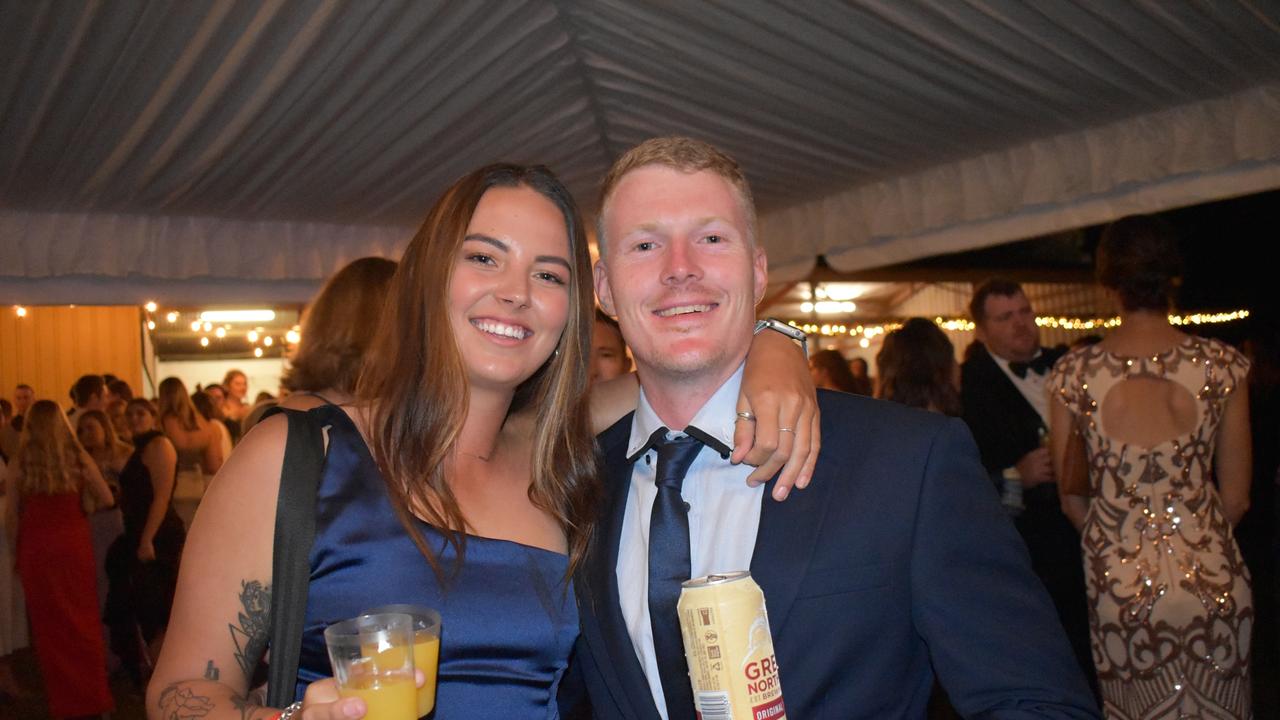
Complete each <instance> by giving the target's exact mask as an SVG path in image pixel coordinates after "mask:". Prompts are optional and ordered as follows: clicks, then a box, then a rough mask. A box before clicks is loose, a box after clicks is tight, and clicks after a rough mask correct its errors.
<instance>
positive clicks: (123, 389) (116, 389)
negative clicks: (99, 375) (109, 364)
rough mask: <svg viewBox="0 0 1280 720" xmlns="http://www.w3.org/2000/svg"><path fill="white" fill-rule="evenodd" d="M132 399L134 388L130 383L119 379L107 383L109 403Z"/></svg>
mask: <svg viewBox="0 0 1280 720" xmlns="http://www.w3.org/2000/svg"><path fill="white" fill-rule="evenodd" d="M104 377H105V376H104ZM132 399H133V388H131V387H129V383H127V382H125V381H124V380H119V379H116V380H112V381H111V382H109V383H107V404H110V403H113V402H115V401H116V400H123V401H124V402H129V401H130V400H132Z"/></svg>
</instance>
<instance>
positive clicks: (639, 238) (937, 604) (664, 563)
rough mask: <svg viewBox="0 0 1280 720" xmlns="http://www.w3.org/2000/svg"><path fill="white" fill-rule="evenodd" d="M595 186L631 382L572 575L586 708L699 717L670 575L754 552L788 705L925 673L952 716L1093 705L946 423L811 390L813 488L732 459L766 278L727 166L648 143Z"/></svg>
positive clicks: (663, 142)
mask: <svg viewBox="0 0 1280 720" xmlns="http://www.w3.org/2000/svg"><path fill="white" fill-rule="evenodd" d="M602 199H603V202H602V206H601V217H600V231H601V232H600V234H599V242H600V245H601V259H600V261H599V263H598V264H597V266H596V289H597V292H598V294H599V297H600V301H601V304H602V305H603V307H604V309H605V311H606V312H608V313H609V314H611V315H617V316H618V319H619V322H620V324H621V327H622V332H623V336H624V338H625V339H626V341H627V343H628V344H629V345H630V347H631V349H632V354H633V356H634V358H635V362H636V367H637V372H638V374H639V378H640V385H641V390H642V392H641V399H640V403H639V406H638V408H637V410H636V412H635V413H633V414H632V415H628V416H627V417H625V418H623V419H622V420H621V421H619V422H618V424H616V425H615V426H614V427H612V428H611V429H609V430H608V431H606V432H605V433H604V434H602V435H601V436H600V447H601V450H602V452H603V454H604V462H605V466H604V478H603V480H604V483H605V488H606V500H605V503H604V508H603V510H602V516H601V518H600V522H599V525H598V527H597V536H596V537H595V539H594V547H593V552H592V555H591V556H590V557H589V558H588V560H587V561H586V563H584V566H583V569H582V570H581V571H580V572H579V574H578V577H577V578H576V588H577V592H578V594H579V603H578V605H579V608H580V613H581V618H582V636H581V638H580V640H579V643H578V648H577V661H576V662H577V666H578V667H579V668H580V670H581V673H582V676H583V679H584V680H585V682H586V685H587V688H588V690H589V692H590V695H591V702H592V705H593V709H594V713H595V717H597V718H635V719H637V720H638V719H641V718H643V719H645V720H653V719H654V718H659V717H661V718H664V719H666V720H677V718H688V719H692V718H693V717H694V698H693V697H692V693H691V690H690V687H689V682H688V676H687V668H686V666H685V664H684V658H683V653H682V650H681V649H680V641H679V634H678V632H679V631H678V626H676V618H675V612H674V604H675V597H676V596H677V595H678V593H679V581H680V580H682V579H687V578H689V577H691V576H694V577H696V576H700V575H705V574H708V573H711V572H717V571H719V572H724V571H731V570H741V569H748V568H749V569H750V570H751V574H752V576H753V577H754V578H755V580H756V582H757V583H759V585H760V587H761V588H762V590H763V591H764V595H765V598H766V604H767V607H768V612H769V620H770V624H771V626H772V630H773V639H774V646H775V650H776V657H777V662H778V665H779V667H780V678H781V684H782V693H783V697H784V700H785V703H786V709H787V716H788V717H791V718H795V719H799V720H813V719H814V718H841V719H844V718H897V717H922V716H923V714H924V708H925V705H926V703H927V702H928V698H929V692H930V688H931V686H932V683H933V679H934V675H935V672H936V674H937V676H938V677H939V679H940V680H941V682H942V684H943V686H944V687H945V689H946V690H947V692H948V693H949V694H950V696H951V700H952V703H953V704H954V705H955V707H956V708H957V709H959V711H960V712H961V713H962V714H964V715H966V716H968V717H989V718H1023V717H1027V718H1029V717H1056V718H1093V717H1097V711H1096V709H1095V707H1094V703H1093V700H1092V699H1091V697H1090V696H1089V691H1088V688H1087V687H1086V686H1085V683H1084V680H1083V679H1082V678H1081V676H1080V671H1079V669H1078V668H1077V667H1076V664H1075V662H1074V661H1073V659H1072V657H1071V652H1070V650H1069V648H1068V647H1067V643H1066V641H1065V639H1064V638H1063V636H1062V630H1061V628H1060V627H1059V626H1058V623H1057V620H1056V618H1055V616H1054V612H1053V607H1052V605H1051V604H1050V602H1049V598H1048V597H1047V596H1046V595H1045V592H1044V589H1043V588H1042V587H1041V586H1040V583H1039V582H1038V581H1037V580H1036V578H1035V576H1034V575H1033V574H1032V573H1031V570H1030V567H1029V565H1028V560H1027V556H1026V551H1025V550H1024V549H1023V548H1022V546H1021V543H1019V542H1016V537H1017V536H1016V534H1015V533H1014V530H1013V528H1012V527H1011V526H1010V524H1009V522H1008V520H1007V519H1006V518H1005V517H1004V515H1003V514H1002V512H1001V509H1000V506H999V504H998V502H997V500H996V498H995V496H994V494H993V493H992V492H991V488H990V485H989V484H988V482H987V480H986V474H985V473H984V472H983V470H982V466H981V465H980V463H979V461H978V455H977V451H976V450H975V448H974V445H973V441H972V440H971V439H970V436H969V433H968V431H967V430H966V429H965V427H964V425H963V423H961V422H960V421H958V420H950V419H947V418H944V417H942V416H940V415H934V414H930V413H925V412H921V411H915V410H911V409H907V408H905V407H901V406H896V405H892V404H889V403H883V402H879V401H875V400H870V399H867V398H863V397H855V396H852V395H844V394H840V393H827V392H822V393H820V395H819V405H820V407H821V410H822V421H821V422H822V433H823V435H822V436H823V439H824V447H823V449H822V451H821V454H820V456H819V459H818V463H817V467H816V468H815V471H814V475H813V482H812V485H811V486H810V487H809V488H808V489H807V490H805V491H803V492H799V493H792V495H791V497H790V498H789V499H787V500H786V501H785V502H782V503H779V502H774V501H773V500H770V499H768V492H769V490H771V487H769V486H764V487H755V488H751V487H748V486H747V485H746V484H745V483H743V482H742V480H743V479H744V478H745V477H746V475H747V474H749V473H750V470H751V468H749V467H744V466H739V465H732V464H730V462H729V461H728V452H729V448H728V445H729V443H730V442H731V440H732V437H733V428H734V423H735V422H737V421H750V418H749V417H748V418H743V417H741V415H740V414H739V413H737V412H736V408H735V405H734V402H735V398H736V395H737V392H738V385H739V383H740V380H741V368H742V363H743V360H744V359H745V356H746V352H747V348H748V346H749V344H750V340H751V334H752V330H753V324H754V319H755V306H756V303H757V302H759V300H760V298H761V297H762V295H763V293H764V290H765V285H766V281H767V276H766V271H767V263H766V259H765V255H764V252H763V251H762V250H761V249H760V248H759V247H758V246H757V245H756V243H755V238H754V231H755V211H754V205H753V203H752V200H751V194H750V189H749V188H748V186H747V183H746V180H745V178H744V177H743V175H742V172H741V170H740V169H739V168H738V166H737V164H736V163H735V162H734V161H733V160H732V159H731V158H729V157H727V156H725V155H723V154H722V153H720V152H719V151H717V150H715V149H714V148H712V147H710V146H709V145H706V144H705V143H701V142H699V141H694V140H689V139H686V138H660V139H656V140H650V141H648V142H646V143H643V144H641V145H640V146H638V147H636V148H634V149H633V150H631V151H630V152H628V153H627V154H626V155H624V156H623V157H622V158H621V159H619V161H618V162H617V163H615V164H614V167H613V169H612V170H611V171H610V173H609V175H608V176H607V177H606V179H605V182H604V187H603V192H602ZM794 430H795V428H784V429H783V432H792V431H794ZM673 628H674V632H675V635H674V636H673V635H672V633H673Z"/></svg>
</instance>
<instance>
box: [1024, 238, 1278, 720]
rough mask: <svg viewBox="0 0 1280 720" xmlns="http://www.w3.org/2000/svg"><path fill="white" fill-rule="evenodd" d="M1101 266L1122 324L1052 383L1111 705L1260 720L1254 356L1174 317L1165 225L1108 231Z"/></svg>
mask: <svg viewBox="0 0 1280 720" xmlns="http://www.w3.org/2000/svg"><path fill="white" fill-rule="evenodd" d="M1097 270H1098V280H1099V282H1100V283H1101V284H1102V286H1103V287H1104V288H1106V289H1107V290H1108V291H1109V292H1110V293H1111V294H1113V295H1114V296H1115V299H1116V300H1118V302H1119V305H1120V307H1121V308H1122V310H1121V313H1120V316H1121V321H1122V324H1121V326H1120V327H1119V328H1117V329H1116V330H1115V331H1113V332H1112V333H1111V334H1110V335H1109V336H1108V337H1107V338H1105V339H1104V340H1103V341H1102V342H1101V343H1098V344H1097V345H1093V346H1089V347H1083V348H1079V349H1077V350H1075V351H1073V352H1071V353H1069V354H1067V355H1066V356H1064V357H1063V358H1062V359H1061V360H1059V361H1058V363H1057V365H1055V366H1054V369H1053V374H1052V375H1051V377H1050V381H1049V392H1050V394H1051V396H1052V397H1055V398H1057V400H1058V401H1057V402H1053V403H1051V405H1052V417H1051V426H1052V427H1051V447H1052V451H1053V457H1054V465H1055V467H1054V469H1055V474H1056V475H1057V477H1059V478H1061V481H1060V490H1061V492H1062V493H1063V495H1062V499H1063V510H1064V512H1066V513H1067V516H1068V517H1070V518H1071V520H1072V522H1074V523H1075V524H1076V526H1077V527H1078V528H1080V530H1081V544H1082V546H1083V551H1084V564H1085V576H1086V579H1087V584H1088V595H1089V606H1090V608H1089V620H1090V626H1091V632H1092V640H1093V657H1094V663H1095V665H1096V666H1097V669H1098V680H1099V682H1100V685H1101V689H1102V696H1103V706H1104V711H1105V713H1106V716H1107V717H1108V718H1109V719H1112V720H1130V719H1137V718H1142V719H1144V720H1145V719H1148V718H1248V717H1251V716H1252V715H1251V705H1250V691H1251V688H1250V685H1249V659H1250V639H1251V633H1252V628H1253V620H1254V611H1253V598H1252V593H1251V590H1250V580H1249V573H1248V571H1247V570H1246V569H1245V566H1244V563H1243V561H1242V560H1241V557H1240V550H1239V548H1238V547H1237V545H1236V542H1235V539H1234V537H1233V535H1232V527H1233V526H1234V525H1235V523H1236V522H1238V521H1239V520H1240V517H1241V516H1242V515H1243V514H1244V512H1245V510H1246V509H1247V508H1248V503H1249V477H1250V447H1249V408H1248V394H1247V392H1245V380H1246V375H1247V374H1248V371H1249V363H1248V361H1247V360H1246V359H1245V358H1244V356H1242V355H1241V354H1240V353H1238V352H1236V351H1235V350H1234V349H1232V348H1231V347H1230V346H1228V345H1226V344H1224V343H1222V342H1219V341H1217V340H1208V339H1204V338H1199V337H1195V336H1191V335H1187V334H1184V333H1182V332H1179V331H1178V330H1176V329H1175V328H1174V327H1172V326H1171V325H1170V324H1169V321H1168V309H1169V305H1170V303H1169V301H1170V298H1171V297H1172V294H1173V290H1174V288H1175V286H1176V283H1177V280H1176V278H1177V277H1178V273H1179V265H1178V260H1177V246H1176V244H1175V243H1174V242H1173V241H1172V240H1171V239H1170V237H1169V233H1168V232H1167V230H1166V228H1164V227H1163V226H1162V225H1161V224H1159V223H1158V222H1157V221H1156V220H1154V219H1152V218H1142V217H1134V218H1126V219H1124V220H1120V221H1118V222H1116V223H1114V224H1113V225H1112V226H1111V227H1109V228H1108V229H1107V230H1106V232H1104V234H1103V238H1102V242H1101V244H1100V246H1099V248H1098V268H1097ZM1077 478H1078V480H1077ZM1086 478H1087V479H1086ZM1215 478H1216V480H1217V485H1216V487H1215V484H1214V479H1215Z"/></svg>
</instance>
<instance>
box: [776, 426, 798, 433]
mask: <svg viewBox="0 0 1280 720" xmlns="http://www.w3.org/2000/svg"><path fill="white" fill-rule="evenodd" d="M778 432H789V433H792V434H795V430H793V429H792V428H784V427H780V428H778Z"/></svg>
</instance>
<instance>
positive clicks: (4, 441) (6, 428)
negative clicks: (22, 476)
mask: <svg viewBox="0 0 1280 720" xmlns="http://www.w3.org/2000/svg"><path fill="white" fill-rule="evenodd" d="M12 422H13V403H11V402H9V401H8V400H6V399H4V398H0V460H8V459H9V457H10V456H12V455H13V454H15V453H16V452H17V445H16V444H15V445H13V446H12V447H11V446H10V440H9V436H10V435H12V436H13V438H14V440H16V439H17V433H16V432H15V431H14V429H13V426H12V425H11V424H10V423H12Z"/></svg>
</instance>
